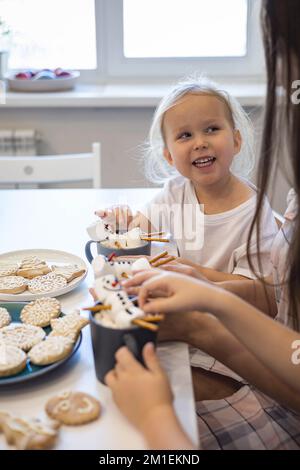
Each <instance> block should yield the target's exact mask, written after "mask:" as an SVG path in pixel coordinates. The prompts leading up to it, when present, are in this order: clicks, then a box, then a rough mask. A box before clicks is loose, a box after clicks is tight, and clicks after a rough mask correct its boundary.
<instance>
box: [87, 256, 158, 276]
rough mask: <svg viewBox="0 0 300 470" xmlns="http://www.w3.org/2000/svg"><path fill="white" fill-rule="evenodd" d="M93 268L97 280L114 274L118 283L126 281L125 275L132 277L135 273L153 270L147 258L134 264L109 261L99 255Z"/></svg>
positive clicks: (93, 263)
mask: <svg viewBox="0 0 300 470" xmlns="http://www.w3.org/2000/svg"><path fill="white" fill-rule="evenodd" d="M92 267H93V270H94V275H95V278H98V277H101V276H105V275H107V274H112V275H114V276H115V277H116V278H117V280H118V281H120V280H121V279H124V276H123V274H127V275H128V276H132V275H133V273H134V272H135V271H142V270H146V269H151V268H152V266H151V264H150V263H149V261H148V260H147V258H138V259H137V260H136V261H134V262H133V263H132V262H130V261H107V259H106V258H105V256H103V255H99V256H97V257H96V258H94V259H93V261H92Z"/></svg>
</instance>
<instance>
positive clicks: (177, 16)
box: [123, 0, 248, 58]
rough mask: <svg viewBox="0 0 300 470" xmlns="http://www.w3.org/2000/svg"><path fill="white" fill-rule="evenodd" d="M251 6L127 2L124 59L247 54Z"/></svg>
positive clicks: (195, 0) (220, 1)
mask: <svg viewBox="0 0 300 470" xmlns="http://www.w3.org/2000/svg"><path fill="white" fill-rule="evenodd" d="M247 8H248V2H247V0H226V1H224V0H210V1H207V0H184V2H183V1H182V0H151V1H147V0H146V1H145V0H123V15H124V20H123V25H124V31H123V39H124V56H125V57H132V58H134V57H135V58H137V57H140V58H142V57H144V58H146V57H241V56H245V55H246V53H247V13H248V12H247ZM137 18H138V21H137ZM220 38H222V40H220Z"/></svg>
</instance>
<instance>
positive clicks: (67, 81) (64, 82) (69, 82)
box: [7, 71, 80, 93]
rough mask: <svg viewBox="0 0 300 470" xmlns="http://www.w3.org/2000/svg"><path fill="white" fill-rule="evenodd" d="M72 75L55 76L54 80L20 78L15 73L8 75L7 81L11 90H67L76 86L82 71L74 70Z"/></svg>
mask: <svg viewBox="0 0 300 470" xmlns="http://www.w3.org/2000/svg"><path fill="white" fill-rule="evenodd" d="M71 73H72V76H71V77H61V78H54V79H52V80H32V79H29V80H20V79H18V78H14V75H12V76H10V77H8V79H7V82H8V85H9V88H10V90H13V91H21V92H31V93H32V92H37V93H38V92H47V91H65V90H71V89H72V88H74V86H75V84H76V82H77V80H78V78H79V76H80V72H77V71H72V72H71Z"/></svg>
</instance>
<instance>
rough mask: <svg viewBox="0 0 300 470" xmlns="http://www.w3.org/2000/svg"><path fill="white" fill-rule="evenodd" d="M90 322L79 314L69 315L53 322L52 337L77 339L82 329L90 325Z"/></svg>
mask: <svg viewBox="0 0 300 470" xmlns="http://www.w3.org/2000/svg"><path fill="white" fill-rule="evenodd" d="M88 323H89V321H88V320H87V319H86V318H84V317H82V316H80V314H79V312H77V311H76V312H74V313H69V314H68V315H65V316H64V317H61V318H56V319H55V320H51V327H52V332H51V336H70V335H71V336H74V335H75V337H77V336H78V335H79V332H80V330H81V329H82V328H84V327H85V326H86V325H88Z"/></svg>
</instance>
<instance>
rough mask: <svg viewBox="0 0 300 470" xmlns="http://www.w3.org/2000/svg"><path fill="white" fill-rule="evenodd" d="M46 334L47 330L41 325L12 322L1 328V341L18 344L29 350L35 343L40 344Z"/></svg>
mask: <svg viewBox="0 0 300 470" xmlns="http://www.w3.org/2000/svg"><path fill="white" fill-rule="evenodd" d="M45 336H46V333H45V331H44V330H43V329H42V328H40V327H39V326H33V325H23V324H20V323H12V324H11V325H8V326H5V327H4V328H1V330H0V342H4V343H6V344H10V345H12V346H16V347H17V348H20V349H23V351H29V349H31V348H32V347H33V346H34V345H35V344H38V343H39V342H40V341H42V340H43V339H44V338H45Z"/></svg>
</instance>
